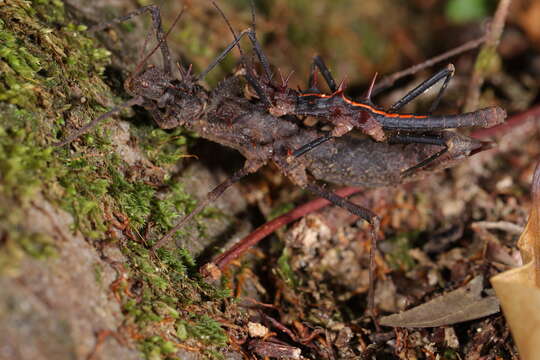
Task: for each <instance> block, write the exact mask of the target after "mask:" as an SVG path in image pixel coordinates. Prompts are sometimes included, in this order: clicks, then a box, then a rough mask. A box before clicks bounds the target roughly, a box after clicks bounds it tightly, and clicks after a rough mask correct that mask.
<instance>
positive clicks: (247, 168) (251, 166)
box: [152, 161, 264, 250]
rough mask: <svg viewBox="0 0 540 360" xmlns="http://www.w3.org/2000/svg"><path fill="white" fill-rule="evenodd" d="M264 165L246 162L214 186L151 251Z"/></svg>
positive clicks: (164, 242) (163, 243)
mask: <svg viewBox="0 0 540 360" xmlns="http://www.w3.org/2000/svg"><path fill="white" fill-rule="evenodd" d="M262 165H264V164H263V163H258V162H249V161H248V162H246V164H245V165H244V167H243V168H242V169H241V170H238V171H237V172H236V173H235V174H233V175H232V176H231V177H230V178H228V179H226V180H225V181H223V182H222V183H221V184H219V185H218V186H216V187H215V188H214V189H213V190H212V191H210V192H209V193H208V194H206V197H205V198H204V199H203V200H202V201H201V202H200V203H199V204H198V205H197V207H196V208H195V209H194V210H193V211H192V212H191V213H189V214H187V215H186V216H184V217H183V218H182V219H181V220H180V221H179V222H178V223H177V224H176V225H175V226H174V227H173V228H172V229H171V230H169V231H168V232H167V233H166V234H165V235H164V236H163V237H162V238H161V239H159V240H158V242H157V243H156V244H155V245H154V246H153V247H152V249H154V250H155V249H159V248H160V247H162V246H163V245H165V244H166V243H167V242H168V241H169V240H170V239H171V238H172V237H173V236H174V234H175V233H176V232H177V231H178V230H180V229H181V228H182V227H184V226H185V225H186V224H187V223H188V222H190V221H191V219H193V218H194V217H195V216H196V215H197V214H199V213H200V212H201V211H203V210H204V208H205V207H207V206H208V205H209V204H210V203H212V202H214V201H216V200H217V199H218V198H219V197H220V196H221V195H222V194H223V193H224V192H225V190H227V189H228V188H229V187H231V185H233V184H234V183H236V182H238V181H240V180H241V179H242V178H243V177H245V176H246V175H249V174H251V173H253V172H255V171H257V170H259V169H260V168H261V166H262Z"/></svg>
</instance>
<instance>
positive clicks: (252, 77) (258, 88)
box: [212, 1, 271, 106]
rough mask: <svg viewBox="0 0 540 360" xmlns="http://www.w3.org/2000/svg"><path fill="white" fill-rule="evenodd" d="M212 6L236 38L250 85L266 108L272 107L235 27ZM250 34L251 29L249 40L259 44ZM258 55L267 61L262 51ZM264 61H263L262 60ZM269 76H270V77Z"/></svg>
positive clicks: (218, 8)
mask: <svg viewBox="0 0 540 360" xmlns="http://www.w3.org/2000/svg"><path fill="white" fill-rule="evenodd" d="M212 4H213V5H214V7H215V8H216V9H217V11H218V12H219V14H220V15H221V17H222V18H223V20H224V21H225V23H226V24H227V27H228V28H229V31H230V32H231V33H232V35H233V37H234V40H235V41H236V46H237V48H238V51H239V52H240V57H241V60H242V65H243V66H244V69H245V70H246V79H247V81H248V83H249V84H250V85H251V86H252V87H253V88H254V89H255V92H256V93H257V95H258V96H259V98H260V99H261V100H262V102H263V103H264V104H265V106H271V102H270V100H269V99H268V96H266V93H265V92H264V90H263V89H262V86H261V84H260V83H259V81H258V80H257V78H256V77H255V75H254V74H253V72H252V71H251V68H250V67H249V66H248V65H247V63H246V58H245V56H244V52H243V51H242V47H241V46H240V45H239V44H238V36H236V32H235V31H234V29H233V27H232V26H231V23H230V22H229V20H228V19H227V17H226V16H225V14H224V13H223V11H222V10H221V8H220V7H219V6H218V5H217V4H216V3H215V2H214V1H212ZM250 32H253V29H251V31H250V30H249V29H248V30H247V33H248V37H249V39H250V40H251V42H252V43H254V42H255V43H257V44H258V42H257V39H256V37H255V35H253V34H252V35H249V34H250ZM257 49H260V46H259V47H258V48H257ZM256 52H257V54H258V55H259V56H263V58H264V59H265V61H266V58H265V57H264V55H262V50H261V52H260V53H259V52H258V50H256ZM261 61H262V60H261ZM266 66H268V63H267V62H266ZM265 71H267V72H269V71H270V70H269V69H265ZM268 76H269V75H268Z"/></svg>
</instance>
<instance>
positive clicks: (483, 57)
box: [465, 0, 512, 111]
mask: <svg viewBox="0 0 540 360" xmlns="http://www.w3.org/2000/svg"><path fill="white" fill-rule="evenodd" d="M511 2H512V0H500V1H499V6H498V7H497V11H496V12H495V16H494V17H493V22H492V23H491V25H490V26H489V30H488V33H487V34H486V42H485V44H484V45H483V46H482V49H481V50H480V53H479V54H478V57H477V58H476V63H475V66H474V71H473V74H472V76H471V81H470V83H469V89H468V91H467V97H466V99H467V100H466V103H465V111H472V110H475V109H477V108H478V102H479V100H480V88H481V87H482V84H483V83H484V79H485V78H486V76H487V75H488V74H489V73H490V72H493V71H494V68H495V67H496V64H497V62H496V61H497V59H498V57H497V46H498V45H499V40H500V38H501V35H502V32H503V29H504V23H505V21H506V17H507V16H508V8H509V7H510V3H511Z"/></svg>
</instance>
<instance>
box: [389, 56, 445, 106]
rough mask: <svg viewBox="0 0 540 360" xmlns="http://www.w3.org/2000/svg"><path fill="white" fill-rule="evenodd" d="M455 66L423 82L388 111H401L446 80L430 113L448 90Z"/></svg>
mask: <svg viewBox="0 0 540 360" xmlns="http://www.w3.org/2000/svg"><path fill="white" fill-rule="evenodd" d="M454 71H455V68H454V65H452V64H449V65H448V66H447V67H446V68H445V69H442V70H441V71H439V72H438V73H436V74H435V75H433V76H432V77H430V78H429V79H427V80H426V81H424V82H422V83H421V84H420V85H418V86H417V87H416V88H414V89H413V90H411V91H409V92H408V93H407V94H406V95H405V96H404V97H403V98H401V99H400V100H399V101H398V102H396V103H395V104H394V105H392V106H391V107H390V109H389V110H388V111H389V112H397V111H398V110H399V109H401V108H402V107H403V106H405V105H406V104H408V103H409V102H411V101H412V100H414V99H415V98H417V97H418V96H420V95H422V94H423V93H424V92H425V91H426V90H428V89H429V88H430V87H432V86H433V85H435V84H436V83H438V82H439V81H441V80H442V79H444V83H443V85H442V86H441V89H440V90H439V93H438V94H437V97H436V98H435V100H434V101H433V104H432V105H431V107H430V110H429V111H430V113H431V112H432V111H433V110H434V109H435V108H436V107H437V106H438V105H439V102H440V99H441V96H442V94H443V93H444V91H445V90H446V87H447V86H448V83H449V81H450V79H451V78H452V76H453V75H454Z"/></svg>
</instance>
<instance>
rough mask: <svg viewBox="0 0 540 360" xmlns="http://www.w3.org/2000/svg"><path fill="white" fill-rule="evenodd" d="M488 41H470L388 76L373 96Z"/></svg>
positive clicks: (481, 38) (378, 85)
mask: <svg viewBox="0 0 540 360" xmlns="http://www.w3.org/2000/svg"><path fill="white" fill-rule="evenodd" d="M485 41H486V36H485V35H484V36H482V37H480V38H478V39H474V40H471V41H468V42H466V43H465V44H463V45H460V46H458V47H456V48H454V49H452V50H449V51H447V52H445V53H443V54H441V55H438V56H435V57H433V58H431V59H429V60H426V61H424V62H423V63H420V64H416V65H414V66H411V67H410V68H408V69H405V70H402V71H398V72H395V73H393V74H391V75H388V76H385V77H384V78H383V79H382V80H381V81H379V82H378V83H377V84H376V85H375V87H374V88H373V90H372V95H375V94H377V93H379V92H381V91H382V90H384V89H386V88H388V87H390V86H392V85H394V83H395V82H396V81H397V80H399V79H401V78H402V77H405V76H408V75H412V74H415V73H417V72H418V71H420V70H423V69H425V68H428V67H431V66H433V65H435V64H437V63H439V62H441V61H444V60H446V59H448V58H451V57H452V56H456V55H459V54H461V53H463V52H465V51H469V50H472V49H474V48H476V47H478V46H480V45H482V44H483V43H484V42H485Z"/></svg>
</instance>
